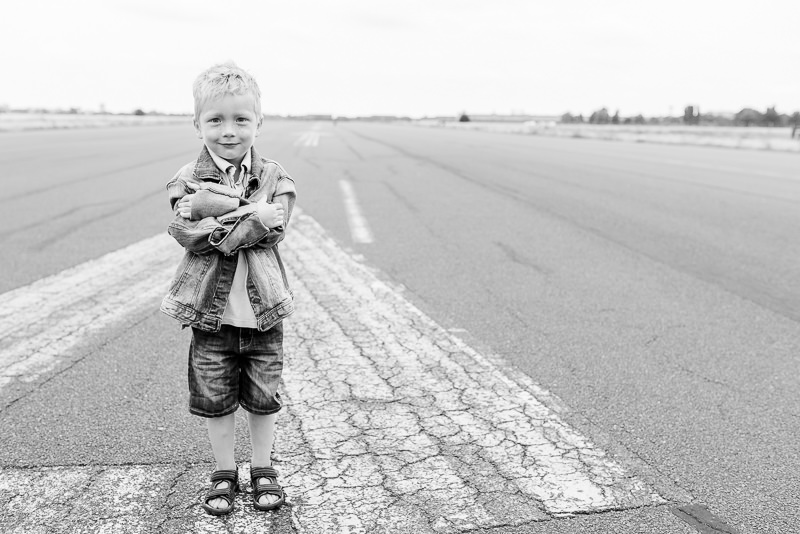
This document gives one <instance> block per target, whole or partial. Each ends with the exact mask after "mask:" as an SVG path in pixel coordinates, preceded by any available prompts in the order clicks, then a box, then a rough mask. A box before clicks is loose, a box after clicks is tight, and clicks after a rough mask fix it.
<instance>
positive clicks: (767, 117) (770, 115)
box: [762, 106, 781, 126]
mask: <svg viewBox="0 0 800 534" xmlns="http://www.w3.org/2000/svg"><path fill="white" fill-rule="evenodd" d="M762 120H763V123H764V125H765V126H779V125H780V122H781V117H780V115H778V112H777V111H775V106H772V107H771V108H767V112H766V113H764V118H763V119H762Z"/></svg>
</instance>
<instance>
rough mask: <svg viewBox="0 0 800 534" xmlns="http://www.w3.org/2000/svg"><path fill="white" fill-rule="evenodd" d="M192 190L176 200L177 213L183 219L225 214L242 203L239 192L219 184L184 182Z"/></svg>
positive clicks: (194, 219)
mask: <svg viewBox="0 0 800 534" xmlns="http://www.w3.org/2000/svg"><path fill="white" fill-rule="evenodd" d="M186 185H187V186H188V187H189V188H190V189H192V190H193V191H194V192H193V193H190V194H188V195H186V196H184V197H183V198H181V199H180V200H179V201H178V204H177V209H178V213H179V214H180V215H181V216H182V217H183V218H185V219H190V220H193V221H199V220H200V219H205V218H206V217H219V216H220V215H225V214H226V213H229V212H231V211H233V210H235V209H236V208H238V207H239V206H241V205H242V204H243V201H242V199H241V198H240V197H239V194H238V193H237V192H236V191H235V190H234V189H232V188H230V187H226V186H224V185H221V184H211V183H206V182H203V183H199V184H197V183H195V182H186Z"/></svg>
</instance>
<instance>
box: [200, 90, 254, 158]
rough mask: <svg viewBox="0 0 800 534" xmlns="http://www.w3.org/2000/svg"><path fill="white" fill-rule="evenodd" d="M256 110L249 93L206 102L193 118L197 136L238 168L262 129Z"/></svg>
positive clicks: (210, 148)
mask: <svg viewBox="0 0 800 534" xmlns="http://www.w3.org/2000/svg"><path fill="white" fill-rule="evenodd" d="M255 107H256V106H255V98H254V97H253V95H252V94H250V93H245V94H243V95H225V96H223V97H222V98H219V99H217V100H209V101H208V102H205V103H204V104H203V106H202V107H201V108H200V113H199V114H198V116H197V117H195V119H194V128H195V131H196V132H197V137H199V138H200V139H202V140H203V142H204V143H205V144H206V146H207V147H208V148H209V150H212V151H213V152H214V153H215V154H216V155H218V156H219V157H221V158H222V159H224V160H227V161H229V162H230V163H233V164H234V165H236V166H237V167H238V166H239V165H241V164H242V160H243V159H244V155H245V154H246V153H247V150H248V149H249V148H250V147H251V146H253V142H254V141H255V138H256V136H258V132H259V130H260V128H261V117H257V116H256V111H255Z"/></svg>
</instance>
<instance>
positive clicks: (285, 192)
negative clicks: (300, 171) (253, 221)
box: [254, 176, 297, 248]
mask: <svg viewBox="0 0 800 534" xmlns="http://www.w3.org/2000/svg"><path fill="white" fill-rule="evenodd" d="M296 198H297V192H296V190H295V187H294V180H292V179H291V178H289V177H288V176H287V177H285V178H282V179H281V180H279V181H278V186H277V189H276V190H275V196H274V197H273V198H272V202H273V203H275V204H277V203H280V204H281V206H283V224H282V225H281V226H278V227H276V228H271V229H270V232H269V233H268V234H267V235H266V236H264V237H263V238H262V239H261V240H259V241H258V242H257V243H256V244H255V245H254V247H258V248H271V247H274V246H275V245H277V244H278V243H280V242H281V241H283V238H284V237H285V236H286V227H287V226H288V225H289V219H290V218H291V217H292V209H293V208H294V203H295V200H296Z"/></svg>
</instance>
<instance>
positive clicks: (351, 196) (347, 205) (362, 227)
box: [339, 180, 372, 243]
mask: <svg viewBox="0 0 800 534" xmlns="http://www.w3.org/2000/svg"><path fill="white" fill-rule="evenodd" d="M339 187H340V188H341V190H342V196H343V197H344V209H345V212H346V214H347V223H348V224H349V225H350V235H351V236H352V239H353V242H354V243H372V232H371V231H370V229H369V225H368V224H367V220H366V219H365V218H364V216H363V215H361V208H360V207H359V205H358V200H357V199H356V193H355V191H354V190H353V185H352V184H351V183H350V182H349V181H347V180H339Z"/></svg>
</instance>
